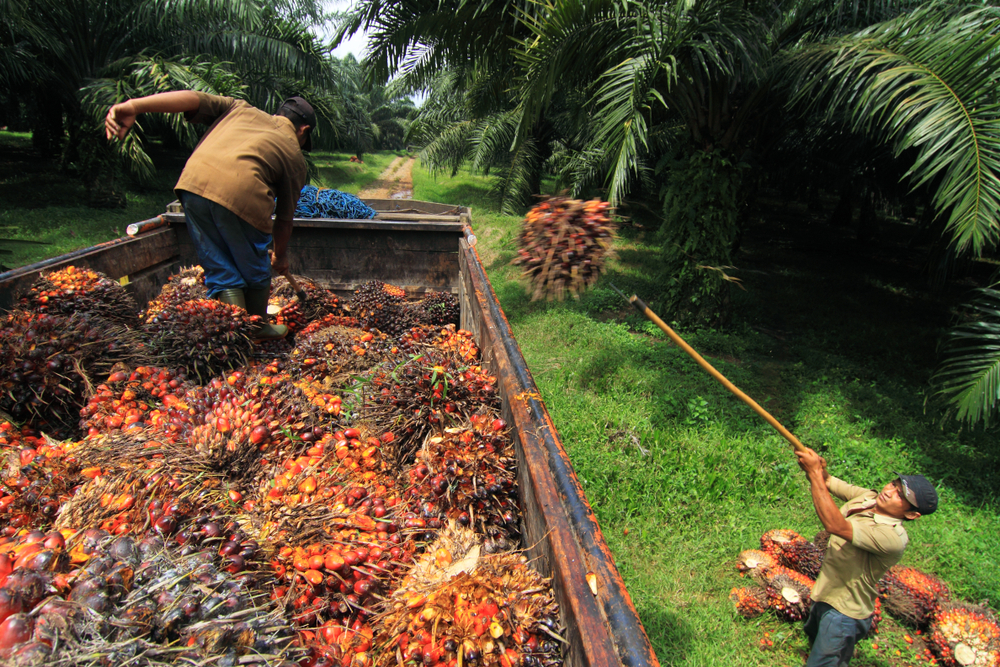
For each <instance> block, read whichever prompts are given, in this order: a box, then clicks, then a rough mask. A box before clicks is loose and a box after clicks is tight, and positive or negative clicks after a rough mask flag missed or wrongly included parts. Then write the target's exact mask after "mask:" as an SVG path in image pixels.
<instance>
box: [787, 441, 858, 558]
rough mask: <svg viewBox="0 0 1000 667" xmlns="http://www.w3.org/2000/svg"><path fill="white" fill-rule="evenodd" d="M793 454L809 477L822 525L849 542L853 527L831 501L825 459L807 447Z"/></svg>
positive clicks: (828, 474) (852, 534)
mask: <svg viewBox="0 0 1000 667" xmlns="http://www.w3.org/2000/svg"><path fill="white" fill-rule="evenodd" d="M795 455H796V456H797V457H798V458H799V466H800V467H801V468H802V469H803V470H804V471H805V472H806V477H808V478H809V489H810V492H811V493H812V499H813V505H814V506H815V507H816V514H817V515H819V520H820V522H821V523H822V524H823V527H824V528H825V529H826V530H827V531H829V532H830V533H831V534H833V535H837V536H839V537H842V538H844V539H845V540H847V541H848V542H850V541H851V539H852V538H853V537H854V528H853V526H851V523H850V522H849V521H848V520H847V519H845V518H844V515H843V514H841V513H840V510H839V509H838V508H837V504H836V503H835V502H833V497H832V496H831V495H830V489H828V488H827V486H826V481H827V479H829V477H830V473H828V472H827V471H826V460H825V459H824V458H823V457H822V456H820V455H819V454H817V453H816V452H815V451H813V450H811V449H809V448H806V450H805V451H799V452H796V453H795Z"/></svg>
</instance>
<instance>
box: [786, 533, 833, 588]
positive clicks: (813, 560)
mask: <svg viewBox="0 0 1000 667" xmlns="http://www.w3.org/2000/svg"><path fill="white" fill-rule="evenodd" d="M777 545H778V563H779V564H781V565H784V566H785V567H787V568H790V569H792V570H795V571H796V572H801V573H802V574H804V575H806V576H807V577H809V578H810V579H815V578H816V577H818V576H819V571H820V568H822V567H823V555H824V551H822V550H820V548H819V547H817V546H816V545H815V544H813V543H812V542H807V541H805V540H789V541H787V542H778V543H777Z"/></svg>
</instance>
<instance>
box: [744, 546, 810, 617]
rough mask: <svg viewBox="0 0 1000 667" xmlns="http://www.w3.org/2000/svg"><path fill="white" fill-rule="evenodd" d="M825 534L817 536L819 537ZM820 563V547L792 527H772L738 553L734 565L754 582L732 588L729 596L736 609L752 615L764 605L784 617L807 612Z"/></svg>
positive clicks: (747, 615) (803, 614) (804, 615)
mask: <svg viewBox="0 0 1000 667" xmlns="http://www.w3.org/2000/svg"><path fill="white" fill-rule="evenodd" d="M824 538H825V535H823V534H820V535H818V536H817V540H818V541H823V540H824ZM822 564H823V550H822V549H820V547H818V546H817V545H816V541H813V542H810V541H809V540H807V539H805V538H804V537H802V535H800V534H798V533H797V532H795V531H793V530H786V529H775V530H769V531H767V532H765V533H764V534H763V535H761V538H760V549H748V550H746V551H743V552H742V553H740V555H739V557H738V558H737V561H736V569H737V570H738V571H739V572H740V574H741V575H749V576H750V577H751V578H752V579H753V580H754V582H755V583H754V585H752V586H744V587H738V588H733V589H732V591H730V594H729V597H730V600H732V602H733V604H734V605H735V607H736V612H737V613H738V614H739V615H741V616H743V617H744V618H755V617H757V616H760V615H761V614H763V613H765V612H766V611H767V610H768V609H770V610H772V611H774V613H775V614H776V615H777V616H778V618H781V619H782V620H785V621H799V620H802V619H804V618H805V617H806V616H807V615H808V614H809V608H810V607H811V606H812V598H811V597H810V593H811V591H812V587H813V584H814V583H815V578H816V576H817V575H818V574H819V569H820V566H822Z"/></svg>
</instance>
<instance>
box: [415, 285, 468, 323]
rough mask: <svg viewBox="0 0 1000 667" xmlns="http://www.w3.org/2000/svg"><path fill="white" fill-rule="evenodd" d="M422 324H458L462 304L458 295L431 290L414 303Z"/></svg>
mask: <svg viewBox="0 0 1000 667" xmlns="http://www.w3.org/2000/svg"><path fill="white" fill-rule="evenodd" d="M414 308H415V309H416V310H417V311H418V313H419V320H420V322H421V323H422V324H428V325H431V326H436V327H443V326H446V325H448V324H454V325H455V326H458V325H459V324H460V322H459V318H460V315H461V306H460V305H459V303H458V297H457V296H455V295H454V294H452V293H451V292H429V293H427V294H426V295H424V298H423V299H421V300H420V301H418V302H417V303H416V304H414Z"/></svg>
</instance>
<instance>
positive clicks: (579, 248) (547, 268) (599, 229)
mask: <svg viewBox="0 0 1000 667" xmlns="http://www.w3.org/2000/svg"><path fill="white" fill-rule="evenodd" d="M616 229H617V225H616V224H615V222H614V221H613V220H612V219H611V205H610V204H609V203H608V202H605V201H600V200H598V199H594V200H591V201H582V200H579V199H568V198H566V197H552V198H550V199H546V200H545V201H543V202H541V203H540V204H538V205H537V206H535V207H534V208H532V209H531V210H530V211H528V214H527V215H526V216H525V218H524V222H523V223H522V226H521V233H520V234H519V235H518V239H517V244H518V250H517V257H515V258H514V260H513V262H512V264H514V265H516V266H520V267H521V268H522V270H523V276H524V277H525V278H527V280H528V283H529V284H530V290H531V292H532V294H531V299H532V301H536V300H538V299H542V298H547V299H549V300H551V299H559V300H562V299H564V298H565V297H566V294H567V292H568V293H570V294H572V295H573V296H574V297H579V296H580V293H581V292H582V291H584V290H586V289H588V288H589V287H592V286H593V284H594V283H595V282H597V279H598V278H599V277H600V275H601V272H602V271H603V270H604V266H605V264H606V263H607V262H608V260H609V259H610V258H611V256H612V248H611V246H612V242H613V241H614V237H615V232H616Z"/></svg>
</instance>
